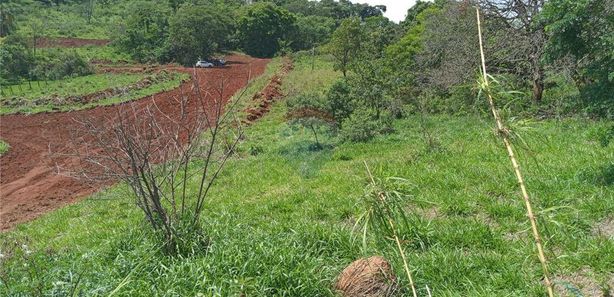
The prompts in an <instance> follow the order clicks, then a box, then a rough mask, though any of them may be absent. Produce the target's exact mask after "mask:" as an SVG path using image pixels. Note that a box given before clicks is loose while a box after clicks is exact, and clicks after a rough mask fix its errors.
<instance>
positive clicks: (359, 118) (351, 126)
mask: <svg viewBox="0 0 614 297" xmlns="http://www.w3.org/2000/svg"><path fill="white" fill-rule="evenodd" d="M378 129H379V123H378V121H377V120H376V117H375V113H374V112H373V111H371V110H370V109H368V108H365V107H361V108H357V109H356V110H355V111H354V112H353V113H352V114H351V115H350V116H349V117H348V118H347V119H346V120H345V121H343V123H342V125H341V135H340V137H341V140H343V141H350V142H367V141H369V140H371V139H373V137H375V135H376V134H377V132H378Z"/></svg>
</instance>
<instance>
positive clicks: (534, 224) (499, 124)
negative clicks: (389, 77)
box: [476, 7, 554, 297]
mask: <svg viewBox="0 0 614 297" xmlns="http://www.w3.org/2000/svg"><path fill="white" fill-rule="evenodd" d="M476 16H477V20H478V38H479V41H480V56H481V59H482V75H483V76H484V86H485V90H486V97H487V98H488V104H489V105H490V109H491V111H492V114H493V117H494V118H495V121H496V123H497V130H498V131H499V132H500V134H501V136H502V137H501V138H502V139H503V143H504V144H505V147H506V149H507V154H508V156H509V158H510V161H512V166H513V167H514V173H515V174H516V178H517V179H518V185H519V186H520V191H521V192H522V198H523V199H524V203H525V206H526V208H527V216H528V217H529V221H530V222H531V230H532V231H533V237H534V239H535V245H536V246H537V253H538V257H539V261H540V262H541V265H542V269H543V271H544V283H545V285H546V289H547V290H548V296H550V297H554V289H553V287H552V282H551V281H550V276H549V273H548V261H547V260H546V256H545V254H544V249H543V247H542V240H541V236H540V235H539V230H538V229H537V221H536V219H535V215H534V214H533V207H532V206H531V199H530V198H529V193H528V191H527V188H526V186H525V183H524V178H523V177H522V173H521V171H520V164H519V163H518V160H517V159H516V156H515V155H514V149H513V146H512V143H511V141H510V139H509V136H508V134H507V132H506V131H507V129H506V128H505V126H504V125H503V121H502V120H501V117H500V116H499V112H498V111H497V108H496V107H495V103H494V101H493V98H492V94H491V93H490V88H489V85H488V75H487V73H486V59H485V58H484V45H483V43H482V26H481V23H480V9H479V8H477V7H476Z"/></svg>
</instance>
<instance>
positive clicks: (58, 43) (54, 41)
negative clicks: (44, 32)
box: [36, 37, 111, 48]
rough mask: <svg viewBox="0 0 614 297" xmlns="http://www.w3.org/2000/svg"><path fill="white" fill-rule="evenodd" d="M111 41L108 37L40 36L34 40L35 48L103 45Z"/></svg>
mask: <svg viewBox="0 0 614 297" xmlns="http://www.w3.org/2000/svg"><path fill="white" fill-rule="evenodd" d="M109 43H111V41H110V40H108V39H82V38H67V37H53V38H52V37H41V38H39V39H37V40H36V47H37V48H46V47H83V46H88V45H92V46H105V45H107V44H109Z"/></svg>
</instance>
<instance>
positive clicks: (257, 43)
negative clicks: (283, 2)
mask: <svg viewBox="0 0 614 297" xmlns="http://www.w3.org/2000/svg"><path fill="white" fill-rule="evenodd" d="M294 22H296V18H295V17H294V15H292V14H290V13H289V12H288V11H287V10H285V9H282V8H279V7H277V5H275V4H273V3H267V2H260V3H256V4H254V5H250V6H248V7H246V8H245V12H244V13H243V15H242V16H241V18H240V19H239V21H238V26H237V31H238V34H239V39H240V40H241V47H242V48H243V49H244V50H245V52H246V53H247V54H249V55H252V56H256V57H272V56H273V55H275V54H276V53H277V52H278V51H279V50H281V49H282V47H283V46H282V44H280V41H281V40H288V35H289V33H290V32H292V31H294V30H295V29H294Z"/></svg>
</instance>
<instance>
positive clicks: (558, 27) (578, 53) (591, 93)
mask: <svg viewBox="0 0 614 297" xmlns="http://www.w3.org/2000/svg"><path fill="white" fill-rule="evenodd" d="M613 15H614V6H612V1H609V0H581V1H571V0H552V1H550V2H548V3H547V5H546V7H545V8H544V13H543V18H544V20H545V22H546V23H547V24H548V25H547V26H546V31H547V33H548V34H549V35H550V36H551V39H550V41H549V43H548V47H547V57H548V58H549V60H551V61H552V60H556V59H563V58H565V57H570V56H571V57H573V59H574V60H575V69H574V70H575V71H574V72H575V74H574V80H575V82H576V85H577V86H578V88H579V89H580V91H581V92H582V95H583V97H585V98H587V99H589V100H590V102H589V103H590V105H592V107H593V108H594V109H595V111H596V112H598V113H601V114H603V115H608V114H609V116H612V115H613V114H614V107H613V106H614V99H612V98H613V97H612V93H614V50H613V49H614V18H613V17H612V16H613ZM608 98H609V99H608Z"/></svg>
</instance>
